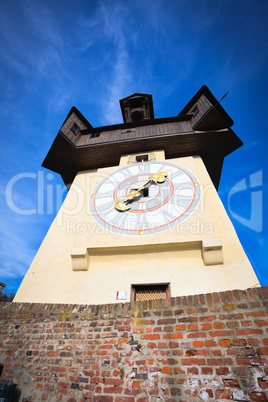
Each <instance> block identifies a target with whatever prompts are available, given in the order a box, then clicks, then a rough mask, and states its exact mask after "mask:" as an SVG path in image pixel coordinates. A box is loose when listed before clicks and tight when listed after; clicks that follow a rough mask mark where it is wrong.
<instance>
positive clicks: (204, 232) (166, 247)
mask: <svg viewBox="0 0 268 402" xmlns="http://www.w3.org/2000/svg"><path fill="white" fill-rule="evenodd" d="M152 152H153V151H152ZM127 158H128V156H127V155H126V156H123V157H122V158H121V165H124V164H126V163H127V160H128V159H127ZM155 158H156V159H157V160H164V152H163V151H155ZM169 161H171V162H174V163H177V164H178V165H182V166H184V167H186V168H187V169H189V170H191V171H192V172H193V173H194V174H195V175H196V176H197V177H198V178H199V180H200V182H201V183H202V197H201V202H200V204H199V206H198V207H197V209H196V210H195V212H194V213H193V214H192V215H191V216H190V217H189V218H188V219H187V220H186V221H185V222H183V223H182V224H181V225H178V226H177V227H175V228H173V229H171V230H169V231H166V232H163V233H161V234H157V235H151V236H131V237H129V236H118V235H115V234H113V233H110V232H105V231H104V229H102V228H101V227H100V226H99V225H97V223H96V222H95V221H94V220H93V218H92V217H91V215H90V213H89V198H90V194H91V192H92V190H93V188H94V187H95V185H96V184H97V183H98V182H99V181H100V180H101V179H102V178H103V177H104V176H105V175H107V174H108V173H110V172H112V171H113V170H114V169H116V168H117V167H118V166H114V167H110V168H105V169H99V170H98V171H96V170H94V171H86V172H80V173H78V174H77V176H76V178H75V180H74V183H73V185H72V186H71V189H70V190H69V193H68V195H67V197H66V199H65V201H64V203H63V205H62V207H61V209H60V211H59V213H58V215H57V217H56V218H55V220H54V221H53V223H52V225H51V227H50V229H49V231H48V233H47V235H46V237H45V239H44V241H43V243H42V244H41V246H40V249H39V251H38V253H37V254H36V256H35V258H34V260H33V262H32V264H31V266H30V268H29V270H28V272H27V274H26V276H25V278H24V280H23V282H22V284H21V286H20V288H19V290H18V292H17V295H16V297H15V301H16V302H41V303H45V302H46V303H77V304H101V303H116V302H117V300H116V292H117V291H118V290H122V291H127V292H128V299H127V300H126V301H129V298H130V288H131V284H145V283H161V282H162V283H163V282H165V283H166V282H170V283H171V296H181V295H189V294H200V293H207V292H212V291H223V290H231V289H246V288H248V287H251V286H254V285H257V284H258V279H257V277H256V275H255V273H254V271H253V269H252V267H251V265H250V263H249V261H248V259H247V257H246V255H245V253H244V250H243V248H242V246H241V244H240V242H239V240H238V238H237V235H236V233H235V230H234V228H233V226H232V223H231V221H230V220H229V218H228V216H227V213H226V211H225V209H224V207H223V205H222V203H221V201H220V199H219V196H218V194H217V192H216V190H215V188H214V186H213V184H212V182H211V180H210V177H209V175H208V173H207V171H206V169H205V166H204V164H203V161H202V159H201V158H200V157H185V158H176V159H172V160H169ZM204 239H220V240H221V242H222V245H223V247H222V252H223V264H215V265H205V264H204V260H203V258H202V251H201V250H202V240H204ZM83 248H84V249H85V250H87V252H88V257H87V261H88V263H87V265H88V269H87V270H81V271H79V270H73V268H72V258H71V254H72V252H73V250H75V249H83ZM79 253H80V251H79V250H78V252H77V254H79ZM76 263H77V260H76ZM75 269H77V265H76V268H75ZM83 269H85V268H83Z"/></svg>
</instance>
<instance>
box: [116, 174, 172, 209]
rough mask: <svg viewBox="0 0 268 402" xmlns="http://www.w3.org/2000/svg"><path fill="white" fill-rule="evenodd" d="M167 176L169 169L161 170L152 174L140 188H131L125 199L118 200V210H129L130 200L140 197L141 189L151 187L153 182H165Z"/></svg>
mask: <svg viewBox="0 0 268 402" xmlns="http://www.w3.org/2000/svg"><path fill="white" fill-rule="evenodd" d="M166 176H167V170H165V171H163V172H160V173H154V174H152V176H150V180H149V181H148V182H147V183H146V184H144V185H143V186H141V187H140V188H139V189H138V190H130V192H129V193H128V195H127V197H126V199H125V200H124V201H120V200H116V202H115V204H114V206H115V208H116V209H117V210H118V211H127V210H129V209H130V208H131V207H130V206H129V205H127V203H128V202H129V201H133V199H134V198H138V197H140V196H141V192H140V191H141V190H144V189H145V188H147V187H150V186H151V185H152V184H153V183H163V182H164V181H165V180H166Z"/></svg>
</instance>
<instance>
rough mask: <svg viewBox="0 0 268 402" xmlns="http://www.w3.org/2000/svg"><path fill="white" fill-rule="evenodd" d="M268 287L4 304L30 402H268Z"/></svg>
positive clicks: (11, 360) (11, 364)
mask: <svg viewBox="0 0 268 402" xmlns="http://www.w3.org/2000/svg"><path fill="white" fill-rule="evenodd" d="M267 306H268V288H266V287H263V288H255V289H249V290H247V291H239V290H235V291H228V292H222V293H210V294H206V295H198V296H187V297H176V298H171V299H166V300H164V301H150V302H137V303H126V304H113V305H100V306H81V305H51V304H23V303H11V304H9V303H0V365H1V366H3V367H2V375H1V370H0V375H1V377H0V380H1V379H12V380H13V381H14V382H16V383H17V384H18V386H19V388H20V389H21V400H23V401H50V402H51V401H58V400H62V401H68V402H72V401H84V400H87V399H88V400H94V401H95V402H100V401H107V402H110V401H115V402H134V401H139V402H147V401H148V402H149V401H159V400H164V401H170V402H171V401H200V400H204V401H207V400H211V401H212V400H226V401H227V400H235V401H267V395H268V366H267V360H268V359H267V357H268V333H267V331H268V330H267V328H268V310H267Z"/></svg>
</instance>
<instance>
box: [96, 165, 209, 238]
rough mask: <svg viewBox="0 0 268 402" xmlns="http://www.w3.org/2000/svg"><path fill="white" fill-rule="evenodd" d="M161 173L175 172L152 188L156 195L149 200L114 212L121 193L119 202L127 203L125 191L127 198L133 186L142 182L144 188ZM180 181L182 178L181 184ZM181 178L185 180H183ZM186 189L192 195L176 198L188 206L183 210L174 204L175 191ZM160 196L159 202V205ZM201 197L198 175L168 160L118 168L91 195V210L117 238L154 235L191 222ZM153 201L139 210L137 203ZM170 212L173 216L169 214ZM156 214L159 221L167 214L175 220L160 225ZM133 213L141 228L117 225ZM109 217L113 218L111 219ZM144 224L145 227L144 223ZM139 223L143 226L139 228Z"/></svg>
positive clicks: (100, 222)
mask: <svg viewBox="0 0 268 402" xmlns="http://www.w3.org/2000/svg"><path fill="white" fill-rule="evenodd" d="M150 167H151V169H150ZM135 168H137V169H138V172H137V173H136V174H134V173H133V171H135ZM162 170H167V171H168V172H171V171H172V172H173V173H171V175H170V177H169V173H168V175H167V177H166V179H165V182H164V183H156V184H154V185H153V186H154V187H153V189H154V191H153V193H154V194H153V196H152V197H150V198H149V199H147V200H144V198H142V199H140V200H136V201H134V202H133V203H130V204H129V206H131V209H129V210H128V211H124V212H120V211H117V210H116V209H115V207H114V203H115V201H116V200H117V197H118V193H120V191H121V196H120V199H121V200H122V201H123V200H124V196H122V188H123V190H124V194H125V195H126V194H127V192H128V191H129V190H130V188H131V187H133V183H138V182H139V183H140V184H141V185H143V184H144V183H145V182H146V181H148V180H149V177H150V176H151V174H152V173H156V172H160V171H162ZM131 171H132V173H131ZM172 175H173V179H172ZM147 176H148V178H147ZM176 177H177V179H176ZM178 178H180V180H179V181H178ZM138 179H140V180H138ZM182 179H184V181H183V180H182ZM133 180H136V182H135V181H134V182H133ZM125 184H127V187H126V188H124V185H125ZM137 187H139V186H137ZM103 189H104V191H103ZM185 189H186V190H185ZM184 190H185V191H187V192H188V193H189V194H190V195H188V196H187V197H185V196H178V195H177V197H178V200H179V203H180V199H181V198H183V197H184V204H185V207H183V208H182V207H181V206H179V203H178V204H176V203H175V201H174V199H175V195H176V192H178V191H184ZM161 193H162V197H159V194H161ZM158 197H159V200H160V202H159V203H158V204H156V203H157V198H158ZM163 197H164V198H163ZM101 198H104V200H105V203H104V204H103V205H104V207H105V208H106V209H104V207H103V205H102V204H101V203H100V199H101ZM185 198H186V201H185ZM187 198H188V201H187ZM200 198H201V185H200V182H199V180H198V179H197V177H196V176H195V174H193V173H192V172H191V171H190V170H189V169H187V168H185V167H183V166H180V165H178V164H175V163H173V162H167V161H148V162H145V163H144V162H143V163H140V162H139V163H133V164H129V165H125V166H123V167H120V168H117V169H115V170H114V171H113V172H112V173H110V174H108V175H107V176H105V177H104V178H103V179H102V180H100V181H99V183H98V184H97V185H96V186H95V187H94V189H93V191H92V192H91V197H90V202H89V211H90V213H91V216H92V217H93V219H94V221H95V222H96V223H97V224H98V225H100V226H101V227H102V228H104V229H105V231H109V232H112V233H114V234H116V235H126V236H140V235H154V234H158V233H163V232H165V231H168V230H170V229H171V228H174V227H176V226H178V225H179V224H181V223H182V222H184V221H185V220H186V219H188V218H189V216H191V215H192V213H193V212H194V211H195V209H196V207H197V206H198V204H199V202H200ZM153 200H154V201H153ZM152 201H153V203H154V205H153V206H152V207H151V208H150V207H149V208H141V207H140V206H139V208H138V204H141V205H142V204H145V205H146V204H149V203H150V202H152ZM170 209H171V212H172V214H170ZM176 209H178V210H180V212H179V213H178V212H176V213H175V212H174V211H175V210H176ZM155 212H156V213H157V214H158V219H160V218H159V213H160V215H165V217H166V216H171V215H173V216H172V218H169V220H168V218H165V219H166V221H164V222H163V223H161V224H156V222H154V221H153V218H152V215H156V214H155ZM130 214H131V215H132V217H133V219H134V218H135V217H136V218H137V225H138V226H137V227H132V228H129V227H127V228H125V227H123V226H121V227H120V226H118V222H119V223H120V221H121V222H123V221H126V220H127V219H128V217H129V216H131V215H130ZM109 216H110V217H112V218H111V220H110V218H109ZM148 218H150V219H149V220H151V226H150V222H149V224H148ZM133 219H132V221H133ZM162 219H163V217H162ZM129 220H130V218H129ZM117 221H118V222H117ZM145 222H146V224H144V223H145ZM139 223H141V224H140V225H139Z"/></svg>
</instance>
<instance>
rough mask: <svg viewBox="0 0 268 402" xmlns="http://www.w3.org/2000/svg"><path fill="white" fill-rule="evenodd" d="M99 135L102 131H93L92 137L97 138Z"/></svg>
mask: <svg viewBox="0 0 268 402" xmlns="http://www.w3.org/2000/svg"><path fill="white" fill-rule="evenodd" d="M99 136H100V133H93V134H91V136H90V138H96V137H99Z"/></svg>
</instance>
